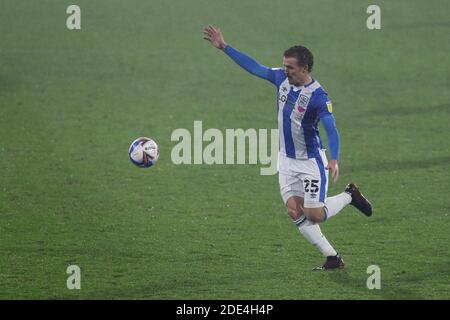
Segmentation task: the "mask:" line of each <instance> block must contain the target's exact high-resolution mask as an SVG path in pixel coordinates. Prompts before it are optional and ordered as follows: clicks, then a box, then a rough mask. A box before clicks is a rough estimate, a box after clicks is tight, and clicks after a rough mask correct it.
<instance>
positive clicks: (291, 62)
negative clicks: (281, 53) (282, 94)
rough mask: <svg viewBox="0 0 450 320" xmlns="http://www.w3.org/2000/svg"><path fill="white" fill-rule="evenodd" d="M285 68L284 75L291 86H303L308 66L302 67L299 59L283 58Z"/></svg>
mask: <svg viewBox="0 0 450 320" xmlns="http://www.w3.org/2000/svg"><path fill="white" fill-rule="evenodd" d="M283 66H284V73H285V74H286V77H287V78H288V81H289V83H290V84H293V85H294V86H300V85H302V84H303V82H304V80H303V79H304V78H305V75H306V73H307V66H300V65H299V64H298V61H297V58H294V57H283Z"/></svg>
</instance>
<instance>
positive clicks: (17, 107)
mask: <svg viewBox="0 0 450 320" xmlns="http://www.w3.org/2000/svg"><path fill="white" fill-rule="evenodd" d="M74 3H75V4H78V5H79V6H80V8H81V30H74V31H69V30H68V29H67V28H66V19H67V17H68V14H67V13H66V8H67V7H68V6H69V5H70V4H74ZM370 4H373V1H356V0H352V1H337V0H336V1H331V0H327V1H298V0H281V1H272V0H258V1H257V0H251V1H240V0H227V1H222V0H214V1H211V0H188V1H186V0H174V1H165V0H150V1H144V0H140V1H138V0H130V1H119V0H109V1H106V0H94V1H92V0H89V1H88V0H77V1H67V0H63V1H56V0H53V1H49V0H46V1H15V0H2V3H1V5H0V30H1V34H0V43H1V45H0V165H1V169H0V188H1V189H0V252H1V255H0V298H1V299H293V300H297V299H449V298H450V285H449V278H450V250H449V240H450V236H449V227H450V217H449V212H450V200H449V198H450V197H449V192H450V188H449V180H450V179H449V178H450V177H449V172H450V170H449V169H450V166H449V164H450V149H449V142H448V139H449V136H450V126H449V122H450V112H449V110H450V103H449V101H450V90H449V88H450V83H449V74H450V58H449V57H450V56H449V54H448V52H449V51H450V42H449V41H448V33H449V28H450V20H449V18H448V12H447V11H448V10H445V8H447V7H448V6H447V3H446V1H444V0H432V1H406V0H404V1H377V3H376V4H378V5H379V6H380V8H381V24H382V28H381V30H369V29H368V28H367V27H366V20H367V18H368V16H369V15H368V14H367V13H366V9H367V7H368V6H369V5H370ZM209 23H211V24H214V25H216V26H219V27H220V28H221V30H222V31H223V33H224V36H225V40H226V41H227V42H229V43H230V44H232V45H233V46H234V47H236V48H237V49H239V50H242V51H244V52H246V53H247V54H249V55H251V56H253V57H254V58H256V59H257V60H258V61H260V62H261V63H263V64H265V65H269V66H280V65H281V58H282V52H283V51H284V50H285V49H286V48H288V47H290V46H291V45H294V44H298V43H302V44H304V45H306V46H307V47H309V48H310V49H311V50H312V52H313V53H314V55H315V62H316V65H315V70H314V72H313V76H314V78H316V79H318V80H319V81H320V82H321V84H322V85H323V86H324V88H325V89H326V90H327V91H328V93H329V95H330V97H331V99H332V100H333V102H334V114H335V117H336V121H337V126H338V129H339V132H340V137H341V155H342V156H341V162H340V169H341V177H340V180H339V182H338V183H337V184H336V185H335V186H333V185H330V188H329V195H334V194H336V193H338V192H341V191H342V190H343V188H344V187H345V185H346V183H348V182H350V181H353V182H355V183H357V184H358V185H359V186H360V187H361V189H362V190H363V192H364V193H365V194H367V195H368V197H369V198H370V199H371V201H372V202H373V204H374V215H373V217H371V218H366V217H364V216H363V215H361V214H360V213H358V212H357V211H356V210H355V209H354V208H352V207H348V208H345V209H344V212H342V213H340V214H339V215H338V216H336V217H334V218H332V219H330V220H329V221H327V222H325V223H324V224H322V230H323V232H324V234H325V235H326V236H327V238H328V239H329V240H330V242H331V243H332V244H333V245H334V247H335V248H336V249H337V250H338V251H339V252H340V253H341V254H342V256H343V258H344V260H345V262H346V268H345V269H343V270H338V271H333V272H312V271H311V269H312V268H313V267H315V266H317V265H319V264H321V263H322V262H323V257H322V256H321V254H320V253H319V252H318V251H317V250H316V249H315V248H313V247H312V246H311V245H310V244H309V243H307V242H306V240H305V239H303V237H302V236H301V235H300V234H299V232H298V230H296V228H295V227H294V226H293V224H292V223H291V222H290V220H289V218H288V216H287V214H286V210H285V209H284V207H283V204H282V201H281V198H280V196H279V191H278V180H277V176H276V175H272V176H261V175H260V174H259V170H260V165H248V164H247V165H211V166H208V165H179V166H177V165H174V164H173V163H172V161H171V156H170V154H171V150H172V148H173V147H174V146H175V145H176V142H172V141H171V139H170V136H171V133H172V132H173V130H175V129H177V128H187V129H189V130H191V131H192V130H193V123H194V120H202V121H203V127H204V130H205V129H206V128H218V129H219V130H221V131H223V132H224V131H225V129H227V128H244V129H247V128H255V129H262V128H265V129H272V128H276V126H277V124H276V114H275V106H274V99H275V89H274V87H272V86H271V85H270V84H269V83H266V82H265V81H263V80H260V79H257V78H255V77H252V76H250V75H249V74H247V73H245V72H244V71H243V70H241V69H240V68H239V67H237V66H236V65H235V64H234V63H233V62H232V61H231V60H230V59H229V58H228V57H226V56H225V55H224V54H222V53H220V52H219V51H217V50H216V49H214V48H212V47H211V46H210V45H209V44H208V43H207V42H206V41H204V40H203V39H202V33H201V30H202V28H203V27H204V26H206V25H207V24H209ZM138 136H149V137H152V138H154V139H155V140H156V141H157V142H158V143H159V145H160V151H161V156H160V159H159V162H158V163H157V165H156V166H155V167H153V168H151V169H138V168H136V167H135V166H133V165H132V164H131V163H130V161H129V159H128V156H127V151H128V146H129V143H130V142H131V141H132V140H133V139H134V138H136V137H138ZM322 136H323V134H322ZM69 265H78V266H80V268H81V290H68V289H67V287H66V280H67V278H68V277H69V275H68V274H67V273H66V268H67V267H68V266H69ZM370 265H378V266H379V267H380V269H381V289H380V290H376V289H375V290H368V289H367V287H366V281H367V278H368V277H369V274H367V273H366V270H367V267H368V266H370Z"/></svg>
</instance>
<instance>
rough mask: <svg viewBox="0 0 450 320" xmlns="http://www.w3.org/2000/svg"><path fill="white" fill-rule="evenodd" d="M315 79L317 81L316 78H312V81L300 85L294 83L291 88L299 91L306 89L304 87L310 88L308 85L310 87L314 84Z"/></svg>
mask: <svg viewBox="0 0 450 320" xmlns="http://www.w3.org/2000/svg"><path fill="white" fill-rule="evenodd" d="M315 81H316V80H314V79H312V80H311V82H310V83H307V84H305V85H304V86H299V87H297V86H294V85H291V88H292V90H294V91H299V90H302V89H304V88H308V87H309V86H310V85H312V84H313V83H314V82H315Z"/></svg>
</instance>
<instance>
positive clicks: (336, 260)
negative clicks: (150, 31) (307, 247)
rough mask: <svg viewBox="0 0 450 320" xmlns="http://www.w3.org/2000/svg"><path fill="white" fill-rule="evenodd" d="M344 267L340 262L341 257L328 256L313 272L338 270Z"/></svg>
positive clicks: (341, 261) (342, 261)
mask: <svg viewBox="0 0 450 320" xmlns="http://www.w3.org/2000/svg"><path fill="white" fill-rule="evenodd" d="M343 267H344V260H342V258H341V256H340V255H339V253H338V254H336V255H335V256H328V257H327V260H326V261H325V263H324V264H323V265H322V266H320V267H317V268H314V269H313V270H315V271H316V270H330V269H340V268H343Z"/></svg>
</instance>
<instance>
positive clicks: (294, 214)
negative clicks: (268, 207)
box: [287, 207, 303, 220]
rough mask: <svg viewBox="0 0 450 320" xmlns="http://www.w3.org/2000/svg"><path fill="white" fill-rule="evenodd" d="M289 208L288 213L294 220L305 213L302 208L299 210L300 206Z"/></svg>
mask: <svg viewBox="0 0 450 320" xmlns="http://www.w3.org/2000/svg"><path fill="white" fill-rule="evenodd" d="M287 210H288V214H289V216H290V217H291V218H292V219H293V220H297V219H299V218H300V217H301V216H302V215H303V212H302V211H301V210H299V209H298V208H297V209H294V208H289V207H288V208H287Z"/></svg>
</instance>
